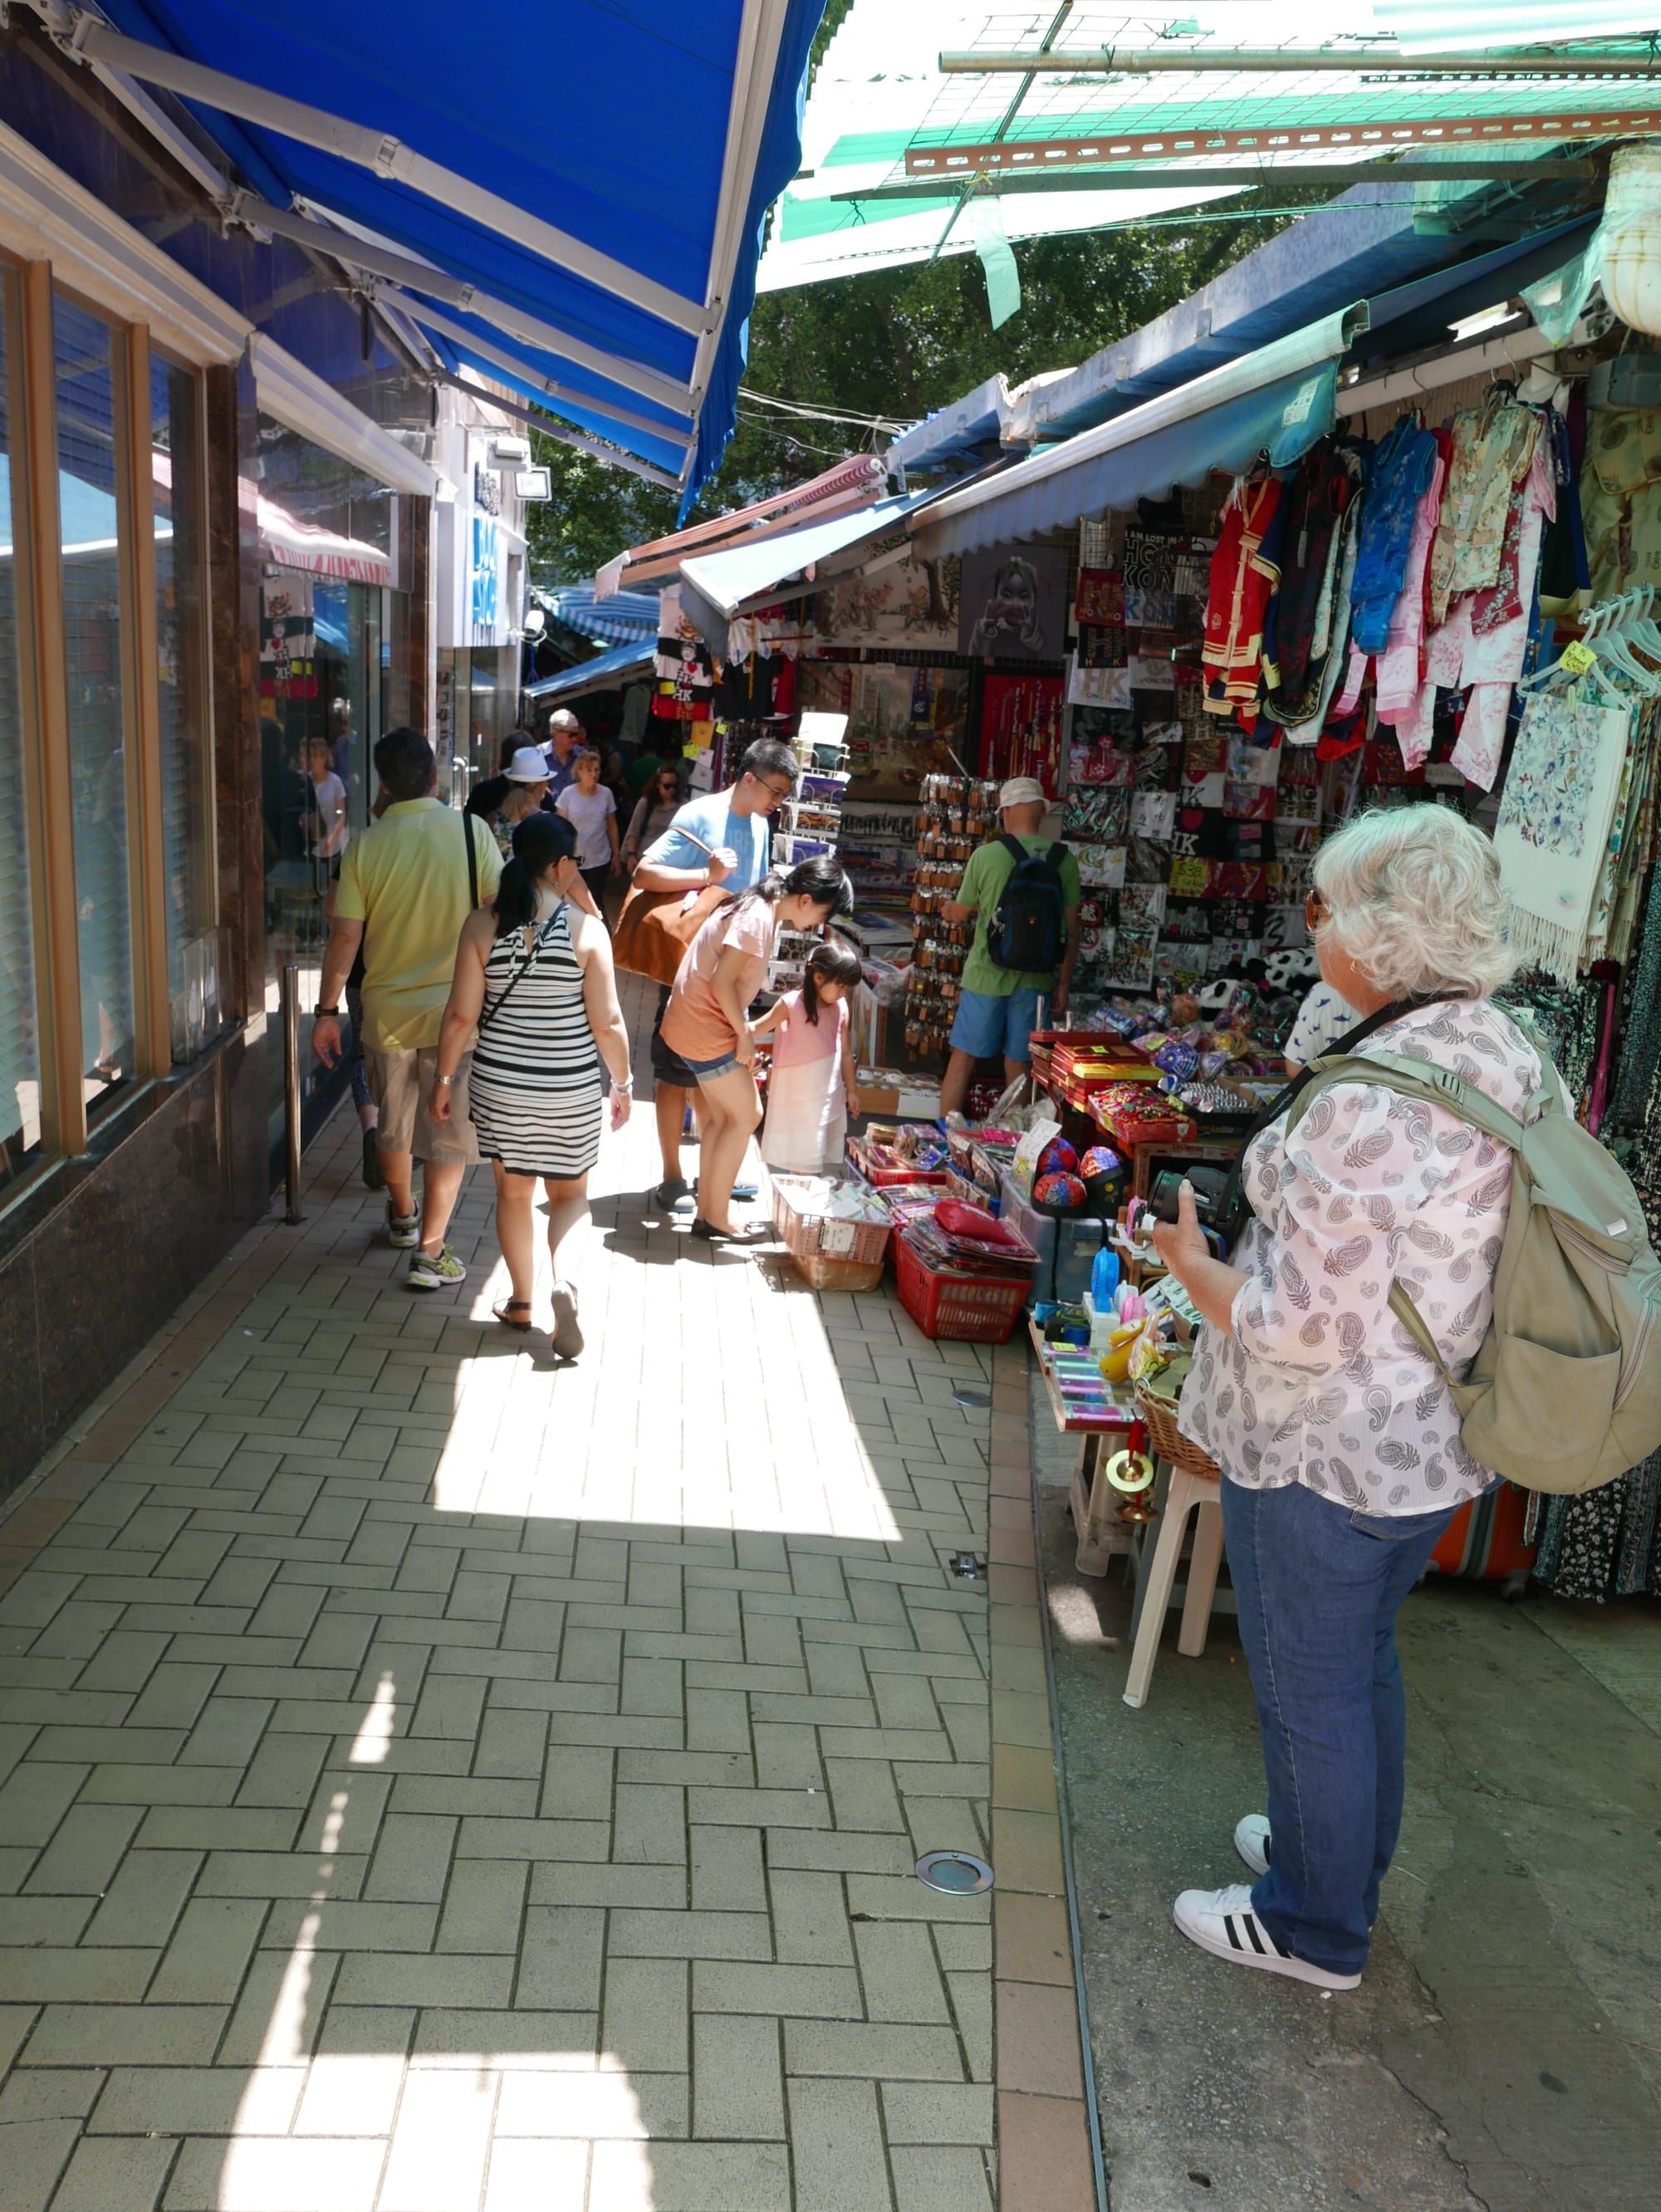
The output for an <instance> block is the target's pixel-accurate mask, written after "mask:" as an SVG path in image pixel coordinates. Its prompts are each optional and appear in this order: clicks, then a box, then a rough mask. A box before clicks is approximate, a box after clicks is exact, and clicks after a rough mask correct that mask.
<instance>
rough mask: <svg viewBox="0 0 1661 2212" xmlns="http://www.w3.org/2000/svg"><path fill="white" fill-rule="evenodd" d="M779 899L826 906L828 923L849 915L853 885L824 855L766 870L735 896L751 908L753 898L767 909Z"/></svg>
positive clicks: (738, 900) (825, 854) (851, 908)
mask: <svg viewBox="0 0 1661 2212" xmlns="http://www.w3.org/2000/svg"><path fill="white" fill-rule="evenodd" d="M751 750H752V751H753V750H755V749H754V747H752V748H751ZM745 757H746V759H748V758H749V755H748V754H747V755H746V756H745ZM781 898H805V899H811V900H812V901H813V903H814V904H815V906H825V907H828V908H830V913H829V915H827V920H828V921H837V920H839V919H840V916H841V915H845V914H852V912H853V885H852V884H851V883H850V882H849V881H848V878H847V876H846V873H845V872H844V871H843V870H842V869H841V868H840V867H839V866H838V865H837V863H836V862H835V861H834V860H833V859H832V858H831V856H830V854H828V853H815V854H814V856H813V858H812V859H811V860H798V861H797V864H796V866H794V867H793V868H769V869H768V870H767V873H766V875H764V876H763V877H762V878H761V882H760V883H759V884H751V885H750V887H749V890H747V891H741V892H740V893H739V894H738V898H737V904H738V905H739V906H754V904H755V902H756V900H757V899H765V900H766V902H767V904H768V905H769V906H777V905H778V903H779V900H780V899H781Z"/></svg>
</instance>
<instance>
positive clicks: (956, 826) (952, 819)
mask: <svg viewBox="0 0 1661 2212" xmlns="http://www.w3.org/2000/svg"><path fill="white" fill-rule="evenodd" d="M922 801H923V803H922V807H921V810H920V811H919V812H918V817H917V873H916V876H915V878H913V881H912V918H913V923H914V931H915V934H914V937H913V940H912V972H911V981H910V982H909V984H908V985H907V986H906V1050H907V1051H908V1052H911V1053H913V1054H924V1053H932V1052H943V1051H944V1050H945V1048H946V1042H947V1039H948V1038H949V1036H950V1035H951V1029H952V1022H953V1020H954V1018H955V1016H956V1013H957V1000H958V994H959V991H960V990H961V987H962V986H961V977H962V974H963V963H964V961H965V960H966V959H967V957H968V951H969V945H970V941H971V939H973V935H974V924H973V922H967V921H959V922H953V921H947V920H946V918H945V916H944V915H943V914H942V912H941V908H943V906H944V905H945V904H946V903H947V902H948V901H955V898H956V896H957V894H958V891H959V890H960V889H961V885H962V882H963V871H964V869H965V868H966V867H967V866H968V863H969V860H970V858H971V856H972V854H973V853H974V851H975V849H976V848H977V847H978V846H980V845H983V844H985V842H986V839H987V838H988V837H989V836H991V834H992V833H993V831H994V830H995V829H997V818H998V817H997V784H996V783H988V782H983V781H980V780H979V778H978V777H971V776H961V775H931V776H925V777H924V781H923V792H922Z"/></svg>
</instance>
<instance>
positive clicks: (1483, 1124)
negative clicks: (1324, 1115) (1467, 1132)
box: [1286, 1052, 1555, 1152]
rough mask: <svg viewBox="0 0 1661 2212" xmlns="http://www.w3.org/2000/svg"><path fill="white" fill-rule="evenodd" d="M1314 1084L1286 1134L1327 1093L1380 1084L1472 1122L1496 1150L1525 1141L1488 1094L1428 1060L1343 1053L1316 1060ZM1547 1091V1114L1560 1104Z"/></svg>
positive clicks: (1293, 1109) (1298, 1100) (1293, 1110)
mask: <svg viewBox="0 0 1661 2212" xmlns="http://www.w3.org/2000/svg"><path fill="white" fill-rule="evenodd" d="M1309 1067H1310V1074H1311V1077H1312V1080H1311V1081H1309V1082H1308V1083H1306V1085H1304V1087H1303V1089H1302V1090H1301V1091H1300V1092H1299V1094H1298V1096H1297V1097H1295V1098H1294V1099H1293V1100H1292V1102H1291V1103H1290V1104H1289V1105H1288V1108H1287V1109H1286V1130H1287V1134H1288V1136H1290V1134H1291V1133H1292V1131H1293V1130H1294V1128H1295V1127H1297V1125H1298V1123H1299V1122H1300V1121H1301V1120H1302V1119H1303V1117H1304V1115H1306V1113H1307V1112H1308V1111H1309V1109H1310V1108H1311V1106H1312V1105H1313V1103H1314V1102H1315V1100H1316V1099H1317V1098H1318V1097H1319V1096H1320V1094H1321V1092H1322V1091H1330V1090H1331V1088H1332V1086H1333V1085H1334V1084H1337V1083H1373V1084H1381V1085H1383V1087H1384V1088H1385V1090H1386V1091H1399V1092H1400V1093H1401V1094H1402V1095H1403V1097H1409V1098H1422V1099H1423V1100H1424V1102H1425V1103H1426V1104H1427V1105H1428V1106H1440V1107H1442V1108H1443V1109H1445V1110H1446V1112H1448V1113H1450V1114H1454V1115H1458V1118H1459V1120H1460V1121H1468V1122H1469V1123H1470V1126H1471V1127H1472V1128H1474V1129H1480V1130H1481V1131H1482V1134H1483V1135H1484V1136H1485V1137H1492V1138H1493V1139H1494V1142H1495V1144H1499V1145H1504V1146H1506V1150H1507V1151H1509V1152H1519V1151H1520V1150H1521V1149H1522V1145H1523V1139H1524V1134H1525V1131H1524V1127H1523V1124H1522V1123H1521V1122H1520V1121H1518V1120H1517V1118H1516V1116H1515V1115H1511V1114H1507V1113H1506V1111H1505V1109H1503V1107H1500V1106H1496V1105H1495V1104H1494V1101H1493V1100H1492V1099H1491V1098H1490V1097H1488V1093H1487V1092H1486V1091H1479V1090H1478V1089H1477V1087H1476V1085H1475V1084H1474V1083H1467V1082H1466V1080H1465V1079H1464V1076H1462V1075H1455V1074H1454V1073H1453V1072H1452V1069H1451V1068H1446V1067H1436V1066H1432V1065H1431V1063H1430V1062H1429V1061H1428V1060H1405V1059H1403V1058H1402V1057H1401V1056H1400V1055H1399V1054H1396V1053H1393V1052H1367V1053H1338V1054H1334V1055H1332V1056H1331V1058H1322V1059H1318V1060H1311V1061H1310V1063H1309ZM1553 1103H1555V1099H1554V1098H1553V1095H1552V1093H1551V1092H1550V1091H1547V1092H1546V1093H1545V1095H1544V1097H1543V1100H1542V1110H1547V1109H1549V1106H1550V1105H1551V1104H1553Z"/></svg>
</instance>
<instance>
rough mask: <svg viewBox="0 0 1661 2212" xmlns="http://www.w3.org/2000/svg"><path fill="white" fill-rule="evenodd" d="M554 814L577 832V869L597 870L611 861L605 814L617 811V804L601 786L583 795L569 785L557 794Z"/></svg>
mask: <svg viewBox="0 0 1661 2212" xmlns="http://www.w3.org/2000/svg"><path fill="white" fill-rule="evenodd" d="M554 811H555V813H556V814H563V815H564V817H565V818H566V820H567V822H569V823H571V825H572V827H573V829H575V830H576V832H577V866H579V868H597V867H601V866H603V865H604V863H605V862H606V861H608V860H609V859H610V858H611V840H610V839H609V837H608V836H606V834H605V823H606V817H607V815H608V814H615V812H616V811H617V802H616V800H615V799H614V798H613V797H612V795H611V793H609V791H608V790H607V789H606V787H605V786H604V785H603V784H602V785H601V786H600V787H599V789H598V790H597V791H583V790H581V789H580V788H579V787H578V786H577V785H576V784H574V783H573V784H571V785H569V786H568V787H567V788H566V789H565V790H564V791H562V792H561V793H560V796H559V799H558V801H557V803H556V804H555V809H554Z"/></svg>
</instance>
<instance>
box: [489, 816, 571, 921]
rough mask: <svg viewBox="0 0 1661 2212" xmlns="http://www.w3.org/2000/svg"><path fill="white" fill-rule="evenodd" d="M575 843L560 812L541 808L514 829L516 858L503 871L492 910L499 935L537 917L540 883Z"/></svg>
mask: <svg viewBox="0 0 1661 2212" xmlns="http://www.w3.org/2000/svg"><path fill="white" fill-rule="evenodd" d="M574 843H575V839H574V838H573V836H572V833H571V830H570V829H568V828H567V825H566V823H563V822H562V821H561V819H560V817H559V816H558V815H557V814H544V813H543V811H542V809H541V808H540V807H539V808H538V809H537V810H536V812H535V813H534V814H527V815H526V816H525V817H524V821H523V822H521V823H518V825H517V826H516V827H515V829H514V831H513V857H512V860H510V861H509V862H508V863H507V865H506V867H505V868H504V869H503V870H502V877H501V881H500V884H498V885H497V886H496V896H495V902H494V904H493V906H492V907H491V909H490V911H491V913H492V914H494V915H495V917H496V934H497V936H498V937H506V935H507V933H508V932H509V931H510V930H514V929H523V928H524V926H525V924H526V923H527V922H531V921H535V920H536V884H537V881H538V879H539V878H541V877H543V876H545V875H546V874H547V873H548V872H549V869H550V868H552V867H554V866H555V865H556V864H557V863H558V862H559V861H561V860H569V859H570V858H571V854H572V850H573V846H574Z"/></svg>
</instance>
